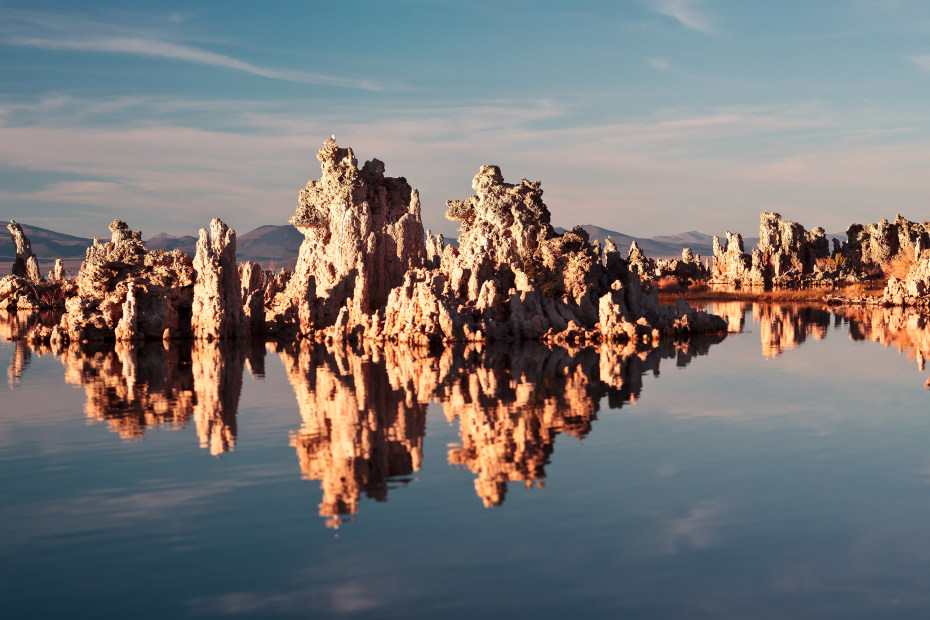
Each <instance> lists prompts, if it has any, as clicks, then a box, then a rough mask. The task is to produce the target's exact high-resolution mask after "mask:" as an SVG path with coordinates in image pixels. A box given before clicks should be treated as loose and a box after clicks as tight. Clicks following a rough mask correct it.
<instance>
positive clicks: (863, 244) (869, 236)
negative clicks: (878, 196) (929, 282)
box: [842, 213, 930, 267]
mask: <svg viewBox="0 0 930 620" xmlns="http://www.w3.org/2000/svg"><path fill="white" fill-rule="evenodd" d="M928 231H930V222H922V223H918V222H912V221H910V220H908V219H906V218H905V217H904V216H902V215H901V214H900V213H899V214H898V215H897V216H896V217H895V219H894V221H893V222H889V221H888V220H887V219H882V220H880V221H878V222H875V223H873V224H866V225H862V224H852V225H851V226H850V227H849V228H848V229H846V237H847V240H846V242H845V243H844V244H843V246H842V253H843V255H844V256H846V257H847V258H848V259H849V260H851V261H853V262H854V263H855V264H857V265H862V266H867V265H874V266H877V267H883V266H885V265H887V264H889V263H891V262H892V261H894V260H897V259H904V260H907V261H911V260H913V259H914V258H915V255H916V254H918V253H919V250H921V249H923V250H926V249H927V248H930V237H928Z"/></svg>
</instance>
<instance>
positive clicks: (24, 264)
mask: <svg viewBox="0 0 930 620" xmlns="http://www.w3.org/2000/svg"><path fill="white" fill-rule="evenodd" d="M6 228H7V230H9V231H10V236H11V237H12V238H13V245H15V246H16V262H14V263H13V275H14V276H19V277H21V278H26V279H27V280H29V281H30V282H38V281H39V280H41V279H42V278H41V276H40V275H39V263H38V261H37V260H36V257H35V255H34V254H33V253H32V243H30V241H29V238H28V237H26V235H25V234H23V227H22V225H21V224H19V223H18V222H17V221H16V220H13V219H11V220H10V223H9V224H7V225H6Z"/></svg>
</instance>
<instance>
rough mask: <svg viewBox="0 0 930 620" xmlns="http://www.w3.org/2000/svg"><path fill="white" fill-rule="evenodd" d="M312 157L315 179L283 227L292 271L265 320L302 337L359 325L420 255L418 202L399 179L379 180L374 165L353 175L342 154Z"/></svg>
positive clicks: (327, 151) (348, 153) (349, 157)
mask: <svg viewBox="0 0 930 620" xmlns="http://www.w3.org/2000/svg"><path fill="white" fill-rule="evenodd" d="M317 157H318V158H319V160H320V162H321V164H322V171H323V174H322V177H321V178H320V179H319V180H311V181H309V182H308V183H307V186H306V187H305V188H304V189H303V190H301V192H300V196H299V199H298V204H297V209H296V212H295V214H294V216H293V217H292V218H291V219H290V220H289V222H290V223H291V224H293V225H294V226H295V227H296V228H297V229H298V230H300V231H301V232H302V233H303V234H304V242H303V243H302V244H301V247H300V254H299V256H298V259H297V266H296V267H295V270H294V275H293V276H292V277H291V278H290V280H289V282H288V284H287V288H286V290H285V291H284V292H283V293H281V294H278V295H277V296H276V297H275V299H274V300H273V302H272V312H271V313H270V317H269V318H270V320H271V321H272V324H273V325H277V327H278V328H279V329H280V327H281V326H283V325H286V324H291V325H296V326H297V328H298V329H299V330H300V331H302V332H305V333H306V332H310V331H313V330H321V329H324V328H327V327H331V326H334V325H336V324H337V323H339V324H341V325H346V324H349V323H351V324H353V325H357V324H361V323H363V322H364V321H365V317H367V316H369V315H370V314H371V313H373V312H376V311H378V310H379V309H382V308H383V306H384V304H385V302H386V301H387V298H388V295H389V294H390V291H391V290H392V289H393V288H395V287H397V286H399V285H400V284H401V282H402V281H403V278H404V275H405V274H406V273H407V272H408V271H409V270H410V269H415V268H418V267H421V266H422V265H423V261H424V259H425V254H426V249H425V245H424V241H423V224H422V223H421V221H420V199H419V194H418V193H417V191H416V190H414V189H412V188H411V187H410V185H409V184H408V183H407V180H406V179H404V178H403V177H398V178H393V177H386V176H385V175H384V172H385V167H384V163H383V162H381V161H379V160H377V159H373V160H371V161H368V162H366V163H365V165H364V166H362V168H361V169H359V167H358V161H357V160H356V158H355V155H354V154H353V153H352V149H348V148H340V147H338V146H335V145H331V146H326V147H324V148H323V149H322V150H320V152H319V154H318V155H317Z"/></svg>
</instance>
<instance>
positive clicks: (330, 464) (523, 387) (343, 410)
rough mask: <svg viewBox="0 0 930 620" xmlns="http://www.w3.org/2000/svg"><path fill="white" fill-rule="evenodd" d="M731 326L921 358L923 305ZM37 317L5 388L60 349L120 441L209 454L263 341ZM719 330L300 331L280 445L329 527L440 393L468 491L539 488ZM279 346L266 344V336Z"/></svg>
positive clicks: (8, 321) (760, 311)
mask: <svg viewBox="0 0 930 620" xmlns="http://www.w3.org/2000/svg"><path fill="white" fill-rule="evenodd" d="M709 309H710V310H711V311H712V312H714V313H716V314H718V315H720V316H723V317H724V318H726V320H727V321H728V324H729V326H730V330H731V331H733V332H741V331H744V330H745V329H746V317H747V316H750V314H749V310H751V317H752V320H753V323H754V324H758V329H759V334H760V339H761V345H762V354H763V355H764V356H767V357H771V356H776V355H780V354H781V353H783V352H785V351H787V350H789V349H792V348H794V347H797V346H799V345H801V344H802V343H804V342H805V341H806V340H807V339H808V337H813V338H814V339H815V340H819V339H822V338H824V337H825V336H826V335H827V333H828V331H829V329H830V325H831V322H832V323H835V324H836V325H837V326H838V325H840V324H841V322H847V323H848V324H849V334H850V336H851V337H852V338H853V339H854V340H871V341H874V342H879V343H882V344H885V345H886V346H890V345H895V346H897V347H898V348H899V350H902V351H907V352H908V353H909V354H910V355H912V356H913V357H914V358H915V359H916V361H917V365H918V367H919V368H921V369H923V368H924V364H925V359H926V358H927V356H928V355H930V326H928V320H927V316H926V315H921V314H916V313H913V312H905V311H904V310H902V309H900V308H895V309H884V308H843V309H836V310H834V311H832V312H831V311H830V310H827V309H824V308H821V307H814V306H809V305H807V306H805V305H797V304H776V303H770V304H769V303H766V304H763V303H751V302H726V303H713V304H711V305H710V308H709ZM36 320H40V317H36V316H35V315H23V314H19V315H7V316H5V317H0V335H2V336H3V337H4V338H7V339H11V340H15V341H16V348H15V351H14V354H13V358H12V360H11V362H10V365H9V369H8V377H9V380H10V383H11V385H15V383H16V382H17V381H19V380H20V378H21V377H22V375H23V372H24V370H25V369H26V368H27V367H28V365H29V361H30V359H31V356H32V355H34V354H40V355H41V354H56V355H58V356H59V359H60V360H61V362H62V364H63V365H64V367H65V380H66V381H67V382H68V383H71V384H74V385H79V386H81V387H82V388H83V389H84V392H85V395H86V400H85V405H84V411H85V414H86V416H87V418H88V419H89V420H93V421H95V422H105V423H106V424H107V425H108V426H109V428H110V429H111V430H113V431H114V432H116V433H118V434H119V435H120V436H121V437H123V438H125V439H129V440H133V439H138V438H140V437H142V436H143V435H145V433H146V432H148V431H149V430H151V429H153V428H165V429H180V428H186V427H188V426H189V423H190V421H191V420H193V422H194V426H195V428H196V432H197V436H198V439H199V443H200V446H201V447H202V448H204V449H206V450H209V452H210V453H211V454H213V455H220V454H223V453H225V452H227V451H229V450H232V449H233V448H234V447H235V445H236V436H237V422H236V415H237V410H238V407H239V399H240V394H241V392H242V383H243V372H244V370H245V368H246V367H248V369H249V370H250V372H251V373H252V375H253V376H256V377H263V376H264V373H265V346H264V343H253V344H251V345H249V344H243V343H240V342H232V343H229V342H223V343H216V342H213V343H208V342H194V343H161V342H153V343H138V344H132V343H119V344H116V345H109V346H104V345H98V346H88V345H80V344H77V343H74V344H72V345H71V346H69V347H67V348H64V349H58V350H52V349H50V348H48V347H44V348H43V347H41V346H39V347H36V346H33V345H30V344H28V343H27V342H25V341H24V340H22V337H23V336H24V334H25V332H26V330H28V328H29V327H30V326H31V324H32V323H33V322H35V321H36ZM717 341H719V339H717V340H707V339H700V340H698V339H694V340H692V341H691V342H689V343H679V344H673V343H668V342H666V343H661V344H659V345H658V346H656V347H651V346H646V345H633V344H629V345H627V346H625V347H623V346H611V347H584V348H576V349H566V348H560V347H550V346H547V345H543V344H540V343H519V344H509V345H507V344H498V345H495V346H481V345H459V346H456V347H450V348H447V349H445V350H444V351H442V352H441V353H438V354H434V353H430V352H429V351H426V350H423V349H416V348H409V347H400V346H393V345H389V344H388V345H378V346H373V345H370V344H366V345H362V346H359V347H350V346H345V345H320V344H315V343H311V342H297V343H291V344H286V345H277V347H276V349H275V351H276V353H277V355H278V357H279V359H280V361H281V362H282V364H283V366H284V369H285V371H286V373H287V377H288V380H289V382H290V384H291V386H292V388H293V390H294V393H295V397H296V401H297V406H298V410H299V413H300V426H299V428H297V429H295V430H294V431H292V432H291V435H290V444H291V446H293V448H294V449H295V451H296V455H297V461H298V463H299V467H300V471H301V473H302V475H303V477H304V478H306V479H309V480H318V481H319V482H320V486H321V488H322V501H321V502H320V504H319V514H320V516H321V517H323V518H324V519H326V523H327V524H328V525H330V526H333V527H338V526H339V525H340V524H341V523H343V522H344V520H345V519H347V518H351V517H352V515H355V514H357V513H358V511H359V502H360V499H361V497H362V496H366V497H368V498H371V499H374V500H376V501H383V500H386V499H387V495H388V491H389V489H390V488H391V487H392V486H396V485H397V484H402V483H404V482H406V481H408V480H409V479H410V478H411V476H413V475H414V474H415V472H417V471H419V470H420V467H421V463H422V461H423V441H424V436H425V434H426V417H427V405H428V404H429V403H431V402H435V403H439V404H440V405H441V406H442V408H443V412H444V415H445V417H446V419H447V420H448V421H449V422H450V423H452V424H457V426H458V432H459V441H458V442H457V443H456V444H454V445H450V446H449V448H448V451H447V460H448V462H449V464H450V465H453V466H455V467H459V468H462V469H463V470H467V471H468V472H470V473H471V474H472V475H473V476H474V487H475V493H476V494H477V496H478V498H480V500H481V502H482V503H483V504H484V505H485V506H487V507H491V506H499V505H500V504H502V503H503V502H504V500H505V498H506V494H507V488H508V484H509V483H511V482H516V483H523V484H524V485H526V486H527V487H532V486H534V485H535V486H539V487H542V486H543V485H544V480H545V478H546V467H547V466H548V465H549V463H550V459H551V456H552V453H553V450H554V446H555V440H556V437H557V436H558V435H560V434H565V435H569V436H573V437H578V438H581V437H584V436H585V435H587V434H588V433H589V432H591V428H592V424H593V422H594V421H595V420H596V419H597V414H598V412H599V410H600V407H601V404H602V402H603V401H604V399H605V398H606V399H607V400H606V402H607V405H608V407H609V408H611V409H618V408H620V407H622V406H623V405H624V404H626V403H628V402H633V403H635V402H636V401H637V399H638V398H639V397H640V394H641V392H642V389H643V376H644V375H645V374H647V373H650V374H654V375H658V374H659V366H660V362H661V361H662V360H670V359H674V360H675V364H676V365H677V366H679V367H683V366H686V365H687V364H689V363H690V362H691V361H692V360H693V359H694V358H695V357H696V356H699V355H704V354H706V353H707V352H708V350H709V348H710V346H711V345H712V344H714V343H715V342H717ZM272 348H274V347H272Z"/></svg>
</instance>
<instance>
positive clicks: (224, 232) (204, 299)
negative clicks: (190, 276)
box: [191, 218, 250, 340]
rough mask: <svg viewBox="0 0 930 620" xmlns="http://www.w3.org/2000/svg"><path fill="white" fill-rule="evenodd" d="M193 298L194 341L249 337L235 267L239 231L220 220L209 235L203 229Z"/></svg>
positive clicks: (211, 224)
mask: <svg viewBox="0 0 930 620" xmlns="http://www.w3.org/2000/svg"><path fill="white" fill-rule="evenodd" d="M194 271H195V272H196V280H195V282H194V297H193V304H192V306H193V307H192V311H191V330H192V331H193V335H194V338H197V339H203V340H229V339H232V338H239V337H248V336H249V332H248V330H249V326H250V323H248V322H246V320H245V313H244V312H243V310H242V290H241V286H240V282H239V268H238V267H237V265H236V231H234V230H232V229H231V228H229V227H228V226H227V225H226V224H224V223H223V222H222V220H220V219H219V218H213V219H212V220H211V221H210V231H209V232H207V229H206V228H201V229H200V238H199V239H198V240H197V253H196V254H195V255H194Z"/></svg>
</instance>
